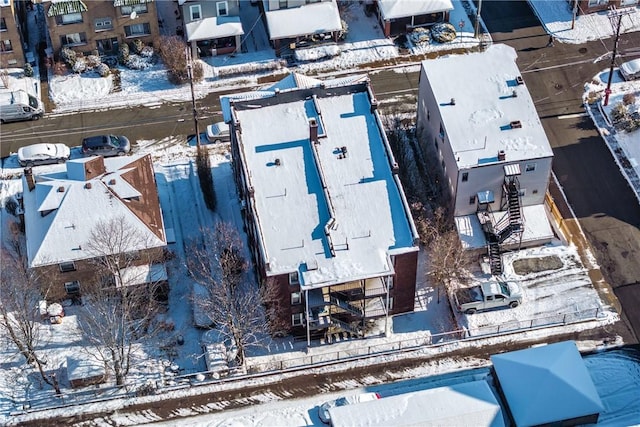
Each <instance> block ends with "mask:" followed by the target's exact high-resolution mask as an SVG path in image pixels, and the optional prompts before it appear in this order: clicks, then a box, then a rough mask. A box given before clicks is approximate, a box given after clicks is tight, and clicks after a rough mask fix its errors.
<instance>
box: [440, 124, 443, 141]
mask: <svg viewBox="0 0 640 427" xmlns="http://www.w3.org/2000/svg"><path fill="white" fill-rule="evenodd" d="M440 138H442V139H444V128H443V127H442V122H440Z"/></svg>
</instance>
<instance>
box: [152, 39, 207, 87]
mask: <svg viewBox="0 0 640 427" xmlns="http://www.w3.org/2000/svg"><path fill="white" fill-rule="evenodd" d="M159 46H160V48H159V51H158V54H159V55H160V58H161V59H162V62H164V65H165V66H166V67H167V75H168V78H169V81H170V82H171V83H173V84H182V83H184V82H186V81H188V80H189V73H188V70H187V58H186V53H185V51H186V48H187V45H186V43H185V42H184V40H182V39H181V38H180V37H177V36H171V37H161V40H160V43H159ZM203 77H204V69H203V68H202V63H201V62H198V61H193V81H194V82H199V81H200V80H202V78H203Z"/></svg>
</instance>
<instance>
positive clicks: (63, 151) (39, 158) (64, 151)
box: [18, 144, 71, 167]
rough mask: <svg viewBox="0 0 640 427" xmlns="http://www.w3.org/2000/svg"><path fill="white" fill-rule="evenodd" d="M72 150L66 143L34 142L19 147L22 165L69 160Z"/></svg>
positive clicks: (19, 157)
mask: <svg viewBox="0 0 640 427" xmlns="http://www.w3.org/2000/svg"><path fill="white" fill-rule="evenodd" d="M70 155H71V150H69V147H67V146H66V145H64V144H33V145H27V146H26V147H20V148H19V149H18V162H20V166H23V167H25V166H26V167H32V166H36V165H50V164H54V163H64V162H66V161H67V160H69V156H70Z"/></svg>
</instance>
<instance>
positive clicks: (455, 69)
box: [422, 45, 553, 169]
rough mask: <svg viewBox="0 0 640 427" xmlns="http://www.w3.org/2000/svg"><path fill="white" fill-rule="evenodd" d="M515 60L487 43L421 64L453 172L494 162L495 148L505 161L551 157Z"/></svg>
mask: <svg viewBox="0 0 640 427" xmlns="http://www.w3.org/2000/svg"><path fill="white" fill-rule="evenodd" d="M516 57H517V55H516V51H515V50H514V49H513V48H512V47H509V46H507V45H492V46H491V47H489V48H488V49H487V50H486V51H485V52H480V53H470V54H467V55H451V56H446V57H442V58H438V59H434V60H427V61H423V62H422V70H423V72H424V73H425V74H426V76H427V78H428V79H429V83H430V85H431V89H432V91H433V94H434V96H435V100H436V102H437V103H438V105H439V107H438V108H439V109H440V113H441V115H442V122H443V123H442V125H443V128H444V131H445V133H446V136H447V138H448V140H449V143H450V144H451V147H452V149H453V152H454V154H455V156H456V160H457V163H458V169H463V168H469V167H474V166H479V165H483V164H487V163H492V162H497V161H498V158H497V157H498V152H499V151H501V150H504V152H505V155H506V160H507V161H508V162H516V161H520V160H527V159H536V158H542V157H551V156H552V155H553V152H552V151H551V146H550V145H549V140H548V139H547V135H546V134H545V132H544V129H543V128H542V124H541V123H540V118H539V117H538V113H537V112H536V108H535V105H534V104H533V100H532V99H531V95H530V94H529V91H528V89H527V86H526V85H525V84H524V83H523V82H521V80H520V79H519V77H520V70H519V69H518V66H517V65H516ZM452 100H453V101H452ZM518 122H519V123H518ZM512 123H513V124H514V126H511V124H512Z"/></svg>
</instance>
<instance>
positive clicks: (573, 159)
mask: <svg viewBox="0 0 640 427" xmlns="http://www.w3.org/2000/svg"><path fill="white" fill-rule="evenodd" d="M482 12H483V13H482V15H483V18H484V20H485V23H486V25H487V27H488V29H489V31H490V32H491V35H492V37H493V40H494V42H495V43H505V44H508V45H510V46H512V47H513V48H515V49H516V50H517V52H518V60H517V62H518V65H519V67H520V70H521V71H522V75H523V78H524V80H525V83H526V84H527V87H528V88H529V91H530V92H531V94H532V97H533V100H534V103H535V105H536V109H537V111H538V114H539V115H540V118H541V121H542V125H543V127H544V129H545V131H546V133H547V136H548V138H549V141H550V143H551V146H552V148H553V154H554V159H553V171H554V173H555V175H556V176H557V178H558V181H559V182H560V185H561V186H562V188H563V189H564V192H565V195H566V197H567V200H568V201H569V204H570V205H571V207H572V208H573V211H574V213H575V215H576V217H577V218H578V219H579V222H580V225H581V226H582V228H583V230H584V232H585V234H586V236H587V239H588V240H589V243H590V244H591V246H592V247H593V249H594V250H595V252H596V253H595V256H596V259H597V260H598V263H599V264H600V266H601V268H602V270H603V273H604V275H605V278H606V279H607V281H608V282H609V283H610V284H611V285H612V287H613V289H614V292H615V294H616V296H617V297H618V299H619V300H620V302H621V305H622V308H623V313H624V314H625V315H626V317H627V319H628V321H629V323H630V324H631V326H632V327H633V330H634V331H635V334H636V337H638V336H640V230H639V229H638V227H640V205H639V204H638V201H637V199H636V197H635V195H634V193H633V191H632V189H631V188H630V187H629V185H628V183H627V181H626V180H625V179H624V177H623V176H622V174H621V173H620V170H619V169H618V166H617V165H616V163H615V161H614V159H613V157H612V155H611V153H610V151H609V149H608V148H607V146H606V144H605V143H604V141H603V140H602V138H601V137H600V136H599V134H598V132H597V130H596V129H595V127H594V126H593V123H592V121H591V119H590V118H589V117H587V116H586V115H585V114H584V109H583V107H582V101H581V96H582V94H583V91H584V89H583V87H584V83H585V82H588V81H590V80H591V79H592V78H593V77H594V76H596V75H597V74H598V73H600V72H602V70H603V69H608V67H609V64H610V60H609V59H607V60H605V61H599V62H597V63H594V60H596V59H597V58H599V57H601V56H602V55H604V54H606V53H607V52H609V50H610V48H611V47H612V46H613V40H611V39H609V40H604V41H601V40H598V41H593V42H589V43H584V44H580V45H574V44H562V43H557V42H556V43H555V46H553V47H546V44H547V42H548V35H547V34H546V32H545V30H544V29H543V28H542V26H541V25H540V22H539V21H538V19H537V17H536V16H535V15H534V13H533V11H532V10H531V8H530V7H529V4H528V3H527V2H524V1H509V2H506V1H485V2H484V3H483V8H482ZM637 46H640V34H639V33H631V34H624V35H623V36H622V37H621V39H620V43H619V49H620V52H621V53H622V54H624V52H625V50H632V49H634V47H637ZM619 62H622V61H619ZM606 72H608V70H607V71H606ZM605 81H606V79H605Z"/></svg>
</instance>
